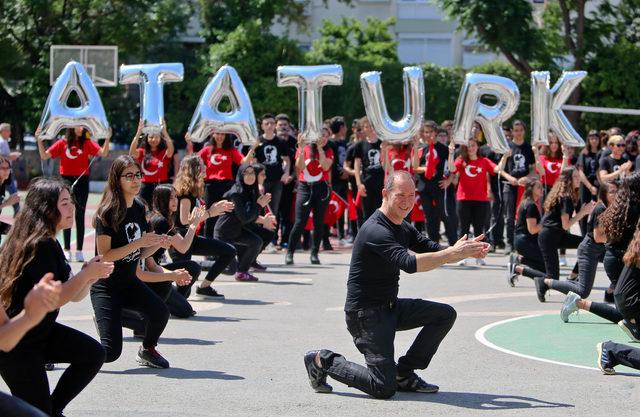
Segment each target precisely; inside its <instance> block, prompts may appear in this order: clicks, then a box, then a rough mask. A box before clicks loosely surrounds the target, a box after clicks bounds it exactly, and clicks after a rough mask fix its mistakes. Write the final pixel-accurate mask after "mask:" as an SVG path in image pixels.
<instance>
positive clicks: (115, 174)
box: [91, 155, 191, 368]
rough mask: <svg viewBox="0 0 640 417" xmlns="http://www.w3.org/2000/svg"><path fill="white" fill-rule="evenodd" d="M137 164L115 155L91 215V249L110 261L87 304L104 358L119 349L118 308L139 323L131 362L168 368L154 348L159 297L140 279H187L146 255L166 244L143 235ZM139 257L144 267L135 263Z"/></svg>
mask: <svg viewBox="0 0 640 417" xmlns="http://www.w3.org/2000/svg"><path fill="white" fill-rule="evenodd" d="M141 181H142V171H141V168H140V164H139V163H138V162H137V161H136V160H135V159H133V158H132V157H131V156H129V155H122V156H119V157H118V158H116V159H115V160H114V161H113V164H112V165H111V168H110V169H109V175H108V177H107V186H106V188H105V190H104V192H103V194H102V199H101V201H100V204H99V206H98V210H97V212H96V215H95V220H94V222H95V229H96V249H97V252H98V254H99V255H102V257H103V259H104V260H107V261H111V262H114V263H115V268H114V269H113V272H112V273H111V275H109V277H108V278H107V279H105V280H102V281H100V282H98V283H96V284H95V285H94V286H93V287H92V288H91V304H92V305H93V310H94V313H95V320H96V327H97V328H98V333H99V334H100V340H101V342H102V346H103V347H104V348H105V350H106V360H105V362H113V361H115V360H116V359H118V358H119V357H120V354H121V353H122V310H123V309H127V310H134V311H136V312H138V313H140V314H141V315H142V317H143V318H144V322H145V331H144V340H143V341H142V346H140V349H139V350H138V355H137V357H136V361H137V362H138V363H139V364H141V365H144V366H150V367H155V368H168V367H169V362H168V361H167V360H166V359H165V358H163V357H162V355H160V353H159V352H158V351H157V350H156V346H157V344H158V339H159V338H160V335H161V334H162V332H163V331H164V328H165V326H166V324H167V321H168V319H169V310H168V308H167V306H166V305H165V303H164V301H163V300H162V298H160V297H158V295H157V294H156V293H155V292H154V291H152V290H151V289H150V288H149V287H148V286H147V285H145V282H164V281H175V282H176V284H178V285H188V284H189V283H191V277H190V276H189V273H188V272H187V271H185V270H183V269H178V270H176V271H171V272H165V271H164V270H163V269H162V268H161V267H159V266H158V265H157V264H156V263H155V261H154V260H153V258H152V257H151V255H153V254H154V253H155V252H156V251H157V250H158V249H159V248H160V247H164V248H168V247H169V246H170V241H169V237H168V236H166V235H157V234H155V233H148V231H149V230H150V228H149V226H148V223H147V217H146V209H145V205H144V203H143V202H142V201H141V200H138V199H136V195H137V194H138V192H139V191H140V186H141ZM141 260H144V269H142V267H141V266H140V261H141Z"/></svg>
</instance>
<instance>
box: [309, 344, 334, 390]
mask: <svg viewBox="0 0 640 417" xmlns="http://www.w3.org/2000/svg"><path fill="white" fill-rule="evenodd" d="M317 354H318V351H317V350H312V351H309V352H307V353H305V354H304V367H305V368H306V369H307V376H308V377H309V384H310V385H311V388H313V390H314V391H315V392H319V393H321V394H329V393H330V392H332V391H333V388H332V387H331V385H329V384H327V373H326V372H325V371H323V370H322V369H320V368H318V365H316V362H315V360H316V355H317Z"/></svg>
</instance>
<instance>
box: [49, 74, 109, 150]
mask: <svg viewBox="0 0 640 417" xmlns="http://www.w3.org/2000/svg"><path fill="white" fill-rule="evenodd" d="M73 91H75V92H76V94H77V95H78V98H79V99H80V106H79V107H69V106H68V105H67V101H68V100H69V96H70V95H71V92H73ZM76 126H82V127H84V128H85V129H87V130H88V131H89V133H91V136H92V137H93V138H94V139H100V138H105V137H107V134H108V131H109V122H108V121H107V116H106V114H105V112H104V107H103V106H102V101H101V100H100V95H99V94H98V90H97V89H96V87H95V85H94V84H93V82H92V81H91V78H89V76H88V75H87V73H86V72H85V70H84V67H83V66H82V65H81V64H79V63H77V62H75V61H70V62H69V63H68V64H67V65H66V66H65V67H64V69H63V70H62V72H61V73H60V76H59V77H58V78H57V79H56V81H55V83H54V84H53V87H51V91H50V92H49V97H48V98H47V102H46V104H45V105H44V110H43V112H42V117H41V118H40V124H39V125H38V127H39V128H40V131H41V133H40V136H41V137H42V138H43V139H53V138H55V137H56V135H57V134H58V132H60V131H61V130H62V129H65V128H71V127H76Z"/></svg>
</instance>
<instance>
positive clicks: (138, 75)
mask: <svg viewBox="0 0 640 417" xmlns="http://www.w3.org/2000/svg"><path fill="white" fill-rule="evenodd" d="M183 79H184V67H183V66H182V64H180V63H162V64H140V65H121V66H120V84H138V85H139V86H140V119H141V120H142V122H143V127H142V131H143V132H144V133H154V134H158V133H160V131H161V130H162V121H163V120H164V97H163V94H162V92H163V89H164V88H163V87H164V84H165V83H175V82H181V81H182V80H183Z"/></svg>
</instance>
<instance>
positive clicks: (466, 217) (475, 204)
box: [438, 200, 491, 237]
mask: <svg viewBox="0 0 640 417" xmlns="http://www.w3.org/2000/svg"><path fill="white" fill-rule="evenodd" d="M490 209H491V206H490V204H489V202H488V201H471V200H458V209H457V211H458V222H459V231H458V236H459V237H462V236H464V235H468V234H469V231H470V229H471V225H473V235H474V236H480V235H481V234H483V233H484V232H485V230H487V228H488V225H487V220H488V219H489V211H490ZM438 226H439V225H438Z"/></svg>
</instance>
